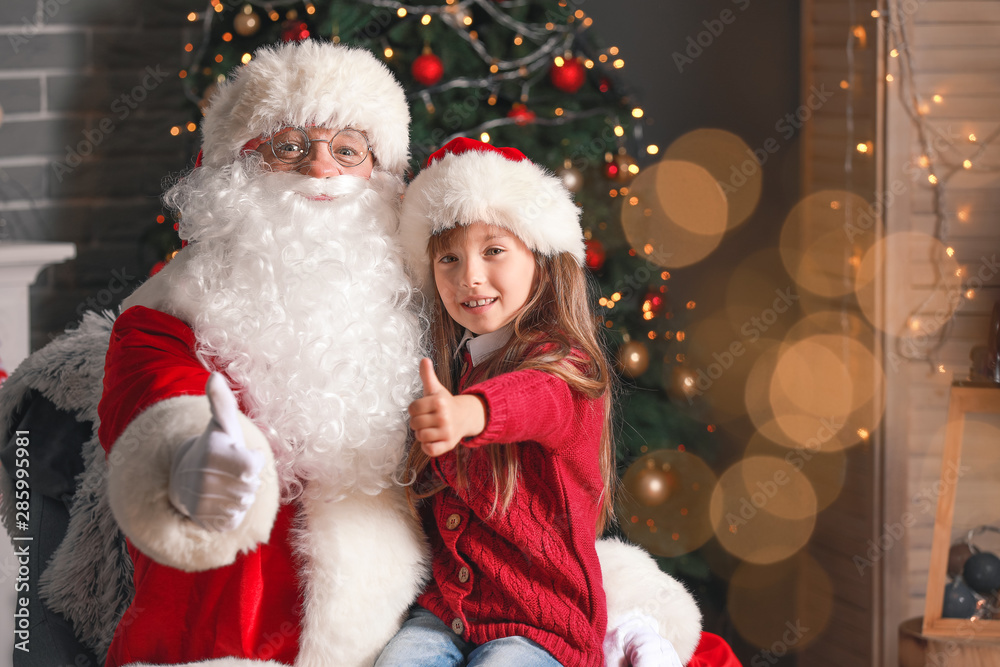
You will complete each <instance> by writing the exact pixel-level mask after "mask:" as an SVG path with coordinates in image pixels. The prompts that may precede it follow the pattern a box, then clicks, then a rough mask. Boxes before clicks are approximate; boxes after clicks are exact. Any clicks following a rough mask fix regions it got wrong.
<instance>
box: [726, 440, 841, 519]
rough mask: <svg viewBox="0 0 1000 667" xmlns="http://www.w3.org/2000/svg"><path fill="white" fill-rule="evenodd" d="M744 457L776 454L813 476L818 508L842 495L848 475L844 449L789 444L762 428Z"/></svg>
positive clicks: (774, 455) (808, 476) (809, 477)
mask: <svg viewBox="0 0 1000 667" xmlns="http://www.w3.org/2000/svg"><path fill="white" fill-rule="evenodd" d="M744 456H747V457H760V456H769V457H776V458H780V459H782V460H784V461H785V462H786V463H789V464H790V465H792V466H793V467H795V468H796V469H797V470H799V471H800V472H801V473H802V474H803V475H805V476H806V477H807V478H808V479H809V483H810V484H811V485H812V488H813V491H814V492H815V494H816V511H817V512H820V511H823V510H824V509H826V508H827V507H829V506H830V505H831V504H833V502H834V501H835V500H836V499H837V498H838V497H839V496H840V491H841V489H843V488H844V479H845V476H846V474H847V456H846V454H845V453H844V450H842V449H838V450H834V451H830V452H824V451H821V450H818V449H811V448H808V447H805V446H798V447H793V448H789V447H785V446H783V445H780V444H778V443H776V442H773V441H771V440H769V439H768V438H765V437H764V436H763V435H762V434H761V433H760V432H759V431H758V432H756V433H754V434H753V435H752V436H751V437H750V441H749V442H748V443H747V448H746V452H745V454H744Z"/></svg>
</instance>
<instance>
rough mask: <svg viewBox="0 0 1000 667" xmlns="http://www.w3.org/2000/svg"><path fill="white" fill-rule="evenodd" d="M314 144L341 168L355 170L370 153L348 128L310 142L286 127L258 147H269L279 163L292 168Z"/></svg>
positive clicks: (297, 130)
mask: <svg viewBox="0 0 1000 667" xmlns="http://www.w3.org/2000/svg"><path fill="white" fill-rule="evenodd" d="M317 143H325V144H326V145H327V147H328V148H329V149H330V155H331V156H333V159H334V160H336V161H337V162H338V163H340V164H341V165H342V166H344V167H357V166H358V165H359V164H361V163H362V162H364V161H365V159H367V158H368V154H369V153H371V146H369V145H368V138H367V137H366V136H365V135H364V134H362V133H361V132H358V131H357V130H354V129H351V128H345V129H343V130H341V131H340V132H338V133H337V134H336V135H334V137H333V138H332V139H310V138H309V134H308V133H307V132H306V131H305V130H304V129H302V128H301V127H287V128H285V129H284V130H281V131H279V132H278V133H277V134H275V135H274V136H273V137H271V138H270V139H268V140H267V141H265V142H263V143H262V144H261V145H264V144H267V145H268V146H270V147H271V152H272V153H274V157H276V158H277V159H278V160H279V161H281V162H284V163H285V164H292V165H294V164H298V163H300V162H302V161H304V160H305V159H306V157H308V156H309V151H310V149H311V148H312V145H313V144H317Z"/></svg>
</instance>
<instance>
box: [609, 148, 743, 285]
mask: <svg viewBox="0 0 1000 667" xmlns="http://www.w3.org/2000/svg"><path fill="white" fill-rule="evenodd" d="M726 215H727V206H726V197H725V195H724V194H723V193H722V189H721V188H720V187H719V184H718V183H716V182H715V179H714V178H712V175H711V174H709V173H708V171H706V170H705V169H704V168H702V167H700V166H698V165H696V164H694V163H691V162H680V161H675V160H665V161H663V162H660V163H659V164H657V165H655V166H653V167H649V168H647V169H644V170H642V171H641V172H640V173H639V175H638V176H637V177H636V178H635V179H634V180H633V181H632V184H631V185H630V186H629V193H628V200H626V201H624V202H623V203H622V228H623V229H624V230H625V236H626V238H627V239H628V241H629V243H630V244H631V245H632V247H633V248H635V249H636V252H637V253H638V254H639V256H642V257H645V258H647V259H649V260H650V261H651V262H653V263H655V264H657V265H659V266H662V267H665V268H676V267H682V266H689V265H691V264H694V263H695V262H698V261H700V260H702V259H704V258H705V257H707V256H708V255H709V253H711V252H712V251H713V250H715V249H716V248H717V247H718V245H719V243H720V242H721V241H722V235H723V233H724V232H725V230H726Z"/></svg>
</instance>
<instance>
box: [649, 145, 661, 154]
mask: <svg viewBox="0 0 1000 667" xmlns="http://www.w3.org/2000/svg"><path fill="white" fill-rule="evenodd" d="M659 152H660V147H659V146H657V145H656V144H650V145H648V146H646V153H648V154H649V155H656V154H657V153H659Z"/></svg>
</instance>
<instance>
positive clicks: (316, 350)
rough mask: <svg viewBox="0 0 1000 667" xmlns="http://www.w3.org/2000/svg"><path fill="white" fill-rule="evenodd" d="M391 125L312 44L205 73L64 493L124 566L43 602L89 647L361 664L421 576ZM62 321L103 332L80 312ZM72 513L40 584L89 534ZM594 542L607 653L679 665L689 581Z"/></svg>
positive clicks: (689, 622)
mask: <svg viewBox="0 0 1000 667" xmlns="http://www.w3.org/2000/svg"><path fill="white" fill-rule="evenodd" d="M408 123H409V113H408V108H407V104H406V99H405V96H404V94H403V92H402V90H401V88H400V87H399V85H398V84H397V82H396V81H395V80H394V79H393V77H392V75H391V73H390V72H389V71H388V70H387V69H386V68H385V67H384V66H383V65H382V64H381V63H379V62H378V61H377V60H376V59H375V58H374V57H373V56H372V55H371V54H369V53H368V52H366V51H363V50H356V49H349V48H346V47H342V46H336V45H332V44H321V43H318V42H304V43H302V44H298V45H294V44H293V45H286V46H283V47H280V48H276V49H264V50H261V51H259V52H258V53H257V54H256V55H255V57H254V59H253V60H252V61H251V62H250V63H249V64H248V65H246V66H244V67H242V68H240V70H239V71H238V72H237V73H236V75H235V76H234V77H232V78H231V79H230V80H229V81H227V82H225V83H223V84H222V85H221V86H220V87H219V90H218V92H217V94H216V95H215V97H214V98H213V100H212V102H211V105H210V106H209V108H208V110H207V112H206V115H205V120H204V124H203V132H204V143H203V162H202V164H201V166H200V167H198V168H196V169H194V170H193V171H192V172H191V173H190V174H188V175H186V176H184V177H183V178H182V179H181V180H180V181H178V182H177V184H176V185H174V186H173V187H172V188H171V189H170V190H169V191H168V192H167V194H166V196H165V200H166V202H167V203H168V204H169V205H170V206H172V207H174V208H175V209H176V210H177V211H178V213H179V215H180V219H181V222H180V233H181V236H182V238H184V239H185V240H186V241H187V242H188V245H187V247H186V248H185V249H184V250H182V251H181V252H180V253H179V254H178V255H177V257H176V258H175V259H174V260H173V261H172V262H171V263H170V264H168V265H167V267H166V268H165V269H164V270H163V271H161V272H160V273H159V274H157V275H156V276H154V277H153V278H152V279H150V280H149V281H148V282H147V283H145V284H144V285H143V286H142V287H140V288H139V290H137V291H136V292H135V293H134V294H133V295H132V296H130V297H129V298H128V299H127V300H126V302H125V303H124V304H123V306H124V310H123V312H122V313H121V314H120V315H119V316H118V317H117V319H116V320H115V321H114V326H113V329H112V330H111V331H110V339H109V342H108V343H107V356H106V361H105V365H104V372H103V395H102V397H101V399H100V405H99V408H98V411H97V412H98V414H97V415H96V416H97V417H98V419H96V420H95V423H96V424H99V427H98V435H99V441H100V445H101V446H102V447H103V452H104V453H105V454H106V460H98V459H97V457H91V461H90V465H89V467H88V471H87V473H85V475H84V476H83V478H82V480H83V481H82V482H81V490H80V491H78V496H81V497H82V498H83V500H84V501H86V500H87V499H88V498H89V499H90V502H91V503H92V505H93V506H94V507H97V508H99V507H100V506H101V503H102V502H104V500H103V496H102V494H103V493H104V489H105V488H106V498H107V503H108V506H109V507H110V509H111V512H112V513H113V516H114V519H115V520H116V522H117V525H118V526H119V527H120V530H121V531H122V532H123V533H124V535H125V536H126V538H127V544H128V546H127V550H128V556H129V557H130V559H131V561H132V563H133V564H134V576H133V577H132V580H133V582H134V596H133V597H132V599H131V602H130V604H129V606H128V608H127V609H126V610H125V611H124V613H123V614H122V613H121V611H120V610H117V611H116V610H115V609H114V608H111V609H110V610H109V609H103V610H95V609H93V606H94V605H93V604H91V605H90V606H89V607H88V609H86V610H84V611H81V606H80V604H77V603H74V602H70V603H66V602H65V601H64V602H63V606H62V609H63V610H64V611H66V613H67V615H68V616H69V617H70V618H71V620H74V622H76V621H77V619H79V618H83V617H84V616H87V614H90V617H92V616H94V615H97V616H100V615H101V614H103V616H102V618H104V619H106V618H107V614H108V613H109V611H110V613H113V614H115V618H118V617H119V616H120V620H118V622H117V627H116V629H115V631H114V635H113V639H111V641H110V647H109V649H108V651H107V663H106V664H107V665H108V666H117V665H127V664H134V665H138V664H199V665H200V664H206V665H209V664H210V665H262V664H267V665H289V664H294V665H301V666H317V667H319V666H322V667H331V666H334V665H336V666H338V667H340V666H343V667H350V666H354V665H357V666H361V665H370V664H372V663H373V662H374V660H375V658H376V657H377V656H378V654H379V651H380V650H381V648H382V647H383V646H384V645H385V643H386V642H387V641H388V639H389V638H390V637H391V636H392V635H393V633H394V632H395V631H396V629H397V628H398V627H399V624H400V622H401V620H402V619H403V617H404V616H405V614H406V610H407V608H408V607H409V605H410V604H411V603H412V602H413V600H414V599H415V597H416V595H417V594H418V592H419V591H420V589H421V586H422V583H423V581H424V578H425V575H426V568H427V554H426V545H425V539H424V536H423V534H422V533H421V530H420V527H419V525H418V523H417V522H416V521H415V519H414V517H413V516H412V515H411V513H410V512H409V510H408V508H407V505H406V502H405V499H404V494H403V486H402V483H403V481H402V480H399V479H397V477H396V475H397V471H398V470H399V463H400V461H401V458H402V456H403V454H404V451H405V448H406V446H407V442H408V431H407V413H406V408H407V406H408V405H409V403H410V401H411V400H412V399H413V398H414V396H415V395H416V394H417V393H418V392H419V390H420V380H419V376H418V374H417V369H418V365H419V364H418V362H419V359H420V357H421V356H422V350H421V347H422V331H423V324H424V323H423V321H422V319H421V316H420V308H419V304H418V303H417V302H416V299H418V298H419V297H418V296H417V293H416V292H415V291H414V290H413V289H412V287H411V285H410V282H409V280H408V278H407V276H406V274H405V272H404V268H403V263H402V261H401V259H400V253H399V250H398V248H397V245H396V241H395V239H394V234H395V231H396V220H397V213H398V205H399V202H400V197H401V194H402V192H403V181H402V172H403V170H404V168H405V166H406V164H407V159H408V153H407V146H408ZM81 331H83V332H84V333H82V334H79V333H78V334H77V337H78V338H80V337H81V336H91V339H92V340H91V342H90V343H88V345H91V346H92V347H93V346H95V345H96V346H100V345H102V344H103V342H102V325H100V324H99V323H98V322H97V318H94V317H91V318H89V319H88V320H85V323H84V326H83V327H81ZM107 335H108V334H107V331H106V328H105V329H103V336H105V338H104V339H103V340H108V339H107V338H106V336H107ZM43 352H44V350H43ZM39 365H41V366H44V362H43V361H39V362H36V363H35V366H36V367H37V366H39ZM29 366H31V364H29ZM26 372H27V371H26ZM15 380H18V382H14V384H10V382H9V383H8V384H9V386H10V387H12V388H14V387H18V386H20V387H21V388H22V389H23V388H24V387H25V386H28V385H29V384H30V383H27V382H22V381H20V378H19V376H18V374H17V373H15V375H14V376H12V378H11V381H12V382H13V381H15ZM12 390H15V391H16V389H12ZM79 403H81V404H84V403H86V400H85V399H80V401H79ZM77 409H80V408H79V407H77ZM97 466H100V467H101V468H102V469H101V470H99V471H98V470H96V467H97ZM88 474H89V477H88V476H87V475H88ZM105 481H106V484H105ZM95 498H96V500H94V499H95ZM77 502H82V501H81V500H79V499H78V501H77ZM82 515H86V511H85V510H79V511H75V514H74V516H73V518H72V519H71V525H70V531H69V532H70V537H69V538H68V539H70V540H71V542H70V546H67V547H66V548H64V549H61V554H58V556H59V558H61V559H62V560H61V561H59V562H55V563H54V564H53V566H54V569H53V568H50V569H53V572H52V573H47V576H48V577H49V581H48V586H49V588H48V590H49V594H50V597H58V591H59V590H62V591H63V592H64V593H65V590H66V587H67V586H72V582H70V581H69V580H70V579H72V578H73V577H74V576H77V575H75V574H74V573H75V572H79V571H80V566H81V563H79V562H74V558H75V557H74V554H73V550H74V548H79V546H80V544H81V543H82V542H83V541H85V538H86V536H81V535H82V534H83V533H88V534H89V535H90V538H87V539H90V540H91V542H93V540H94V539H96V538H95V535H100V534H101V533H102V532H105V530H104V528H106V527H104V526H103V524H100V521H99V520H98V519H95V518H94V517H93V516H91V517H87V516H82ZM81 516H82V518H81ZM73 521H76V528H74V524H73ZM88 521H89V522H90V524H93V525H97V524H100V526H98V528H93V527H92V526H90V525H88V524H87V523H86V522H88ZM80 526H84V527H83V528H81V527H80ZM74 531H75V532H74ZM88 531H89V532H88ZM105 542H107V540H105ZM64 546H65V545H64ZM110 551H113V547H112V548H111V549H110ZM599 551H600V555H601V559H602V568H603V571H604V577H605V588H606V589H607V591H608V605H609V609H608V612H609V613H608V616H609V628H611V630H610V631H609V636H610V639H611V642H610V645H614V646H613V648H614V650H612V654H614V651H615V650H617V652H618V654H620V655H622V659H623V660H624V656H625V654H631V656H632V657H633V658H634V659H638V660H640V661H641V656H642V651H643V649H644V650H646V651H654V652H655V653H656V654H657V655H660V650H661V648H662V644H661V643H658V638H655V639H652V640H651V637H650V634H651V633H652V631H653V630H658V631H659V633H660V634H661V635H662V636H663V637H665V638H667V639H668V640H669V641H670V642H672V644H673V646H674V647H675V648H676V649H677V653H678V654H679V656H680V658H681V659H682V660H683V661H686V660H687V659H688V658H689V657H690V656H691V655H692V653H693V652H694V650H695V646H696V644H697V643H698V641H699V636H700V614H699V613H698V610H697V607H696V605H695V604H694V601H693V599H692V598H691V597H690V595H689V594H687V593H686V592H685V591H684V589H683V587H681V586H680V585H679V584H677V583H676V582H674V581H673V580H671V579H670V578H669V577H667V576H666V575H663V574H661V573H660V572H659V571H658V570H657V568H656V566H655V563H653V561H652V560H651V559H650V558H649V557H648V556H646V555H645V554H644V553H642V552H640V551H639V550H637V549H635V548H634V547H631V546H628V545H624V544H622V543H619V542H613V541H611V542H606V543H604V544H602V545H601V547H600V549H599ZM76 558H77V559H79V553H78V554H77V556H76ZM57 560H58V559H57ZM86 567H91V568H93V566H92V565H87V566H86ZM92 574H93V572H92V571H91V575H92ZM100 576H104V575H100ZM98 578H100V577H98ZM119 579H120V577H119ZM60 586H62V587H63V588H62V589H60ZM74 595H76V596H77V597H80V595H81V594H80V592H79V591H76V592H75V593H74ZM91 596H92V597H93V594H92V593H91ZM120 598H121V595H120V594H118V599H119V600H120ZM74 604H76V606H75V607H74ZM84 606H86V605H84ZM108 606H109V607H114V605H108ZM90 617H88V619H89V622H92V621H93V618H90ZM84 620H86V619H84ZM98 634H99V633H98ZM98 649H99V650H101V649H103V646H101V645H100V643H99V642H98ZM654 660H655V658H647V662H646V664H661V663H659V662H654Z"/></svg>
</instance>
